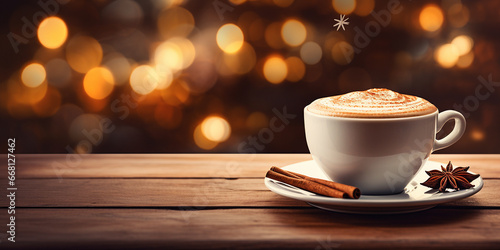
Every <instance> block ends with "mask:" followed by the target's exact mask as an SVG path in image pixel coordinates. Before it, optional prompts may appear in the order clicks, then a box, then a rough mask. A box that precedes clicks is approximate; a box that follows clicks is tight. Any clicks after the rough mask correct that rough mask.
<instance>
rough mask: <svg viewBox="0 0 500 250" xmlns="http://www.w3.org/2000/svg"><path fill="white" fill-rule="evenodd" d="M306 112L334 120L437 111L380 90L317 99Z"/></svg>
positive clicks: (425, 103) (422, 101)
mask: <svg viewBox="0 0 500 250" xmlns="http://www.w3.org/2000/svg"><path fill="white" fill-rule="evenodd" d="M307 110H308V111H310V112H311V113H314V114H318V115H324V116H335V117H351V118H397V117H410V116H420V115H425V114H431V113H434V112H436V111H437V108H436V106H434V105H433V104H432V103H430V102H428V101H427V100H425V99H423V98H420V97H417V96H412V95H404V94H400V93H397V92H394V91H391V90H388V89H383V88H380V89H369V90H365V91H356V92H350V93H347V94H343V95H337V96H330V97H324V98H320V99H317V100H315V101H314V102H312V103H311V104H310V105H309V106H308V107H307Z"/></svg>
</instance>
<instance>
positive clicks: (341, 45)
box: [332, 41, 354, 65]
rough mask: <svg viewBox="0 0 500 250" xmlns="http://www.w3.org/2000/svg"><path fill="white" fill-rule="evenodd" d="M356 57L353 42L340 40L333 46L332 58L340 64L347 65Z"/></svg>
mask: <svg viewBox="0 0 500 250" xmlns="http://www.w3.org/2000/svg"><path fill="white" fill-rule="evenodd" d="M353 58H354V48H353V47H352V45H351V44H349V43H347V42H345V41H340V42H338V43H336V44H335V45H334V46H333V48H332V59H333V60H334V61H335V62H336V63H337V64H339V65H347V64H349V63H350V62H351V61H352V59H353Z"/></svg>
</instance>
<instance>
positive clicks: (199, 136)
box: [193, 124, 219, 150]
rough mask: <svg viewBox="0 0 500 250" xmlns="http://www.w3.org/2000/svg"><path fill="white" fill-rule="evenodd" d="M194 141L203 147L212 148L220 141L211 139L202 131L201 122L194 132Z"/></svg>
mask: <svg viewBox="0 0 500 250" xmlns="http://www.w3.org/2000/svg"><path fill="white" fill-rule="evenodd" d="M193 138H194V143H196V146H198V147H199V148H201V149H205V150H210V149H213V148H215V147H216V146H217V145H218V144H219V143H218V142H215V141H211V140H209V139H207V138H206V137H205V135H203V133H202V132H201V124H200V125H198V126H196V128H195V129H194V133H193Z"/></svg>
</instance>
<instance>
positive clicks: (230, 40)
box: [217, 23, 244, 53]
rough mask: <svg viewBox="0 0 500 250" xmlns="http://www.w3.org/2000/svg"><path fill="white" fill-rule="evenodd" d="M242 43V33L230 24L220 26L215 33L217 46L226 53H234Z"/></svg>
mask: <svg viewBox="0 0 500 250" xmlns="http://www.w3.org/2000/svg"><path fill="white" fill-rule="evenodd" d="M243 41H244V37H243V31H241V29H240V28H239V27H238V26H236V25H234V24H232V23H230V24H224V25H222V27H220V28H219V30H218V31H217V45H218V46H219V48H220V49H221V50H222V51H224V52H226V53H236V52H237V51H238V50H240V48H241V46H243Z"/></svg>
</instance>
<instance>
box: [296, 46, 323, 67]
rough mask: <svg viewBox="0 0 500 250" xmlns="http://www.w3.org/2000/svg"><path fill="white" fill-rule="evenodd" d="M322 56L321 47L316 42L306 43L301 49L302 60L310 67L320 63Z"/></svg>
mask: <svg viewBox="0 0 500 250" xmlns="http://www.w3.org/2000/svg"><path fill="white" fill-rule="evenodd" d="M322 55H323V51H322V50H321V47H320V46H319V45H318V44H317V43H315V42H307V43H304V44H303V45H302V47H301V48H300V58H302V60H303V61H304V62H305V63H307V64H310V65H313V64H316V63H318V62H319V60H321V56H322Z"/></svg>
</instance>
